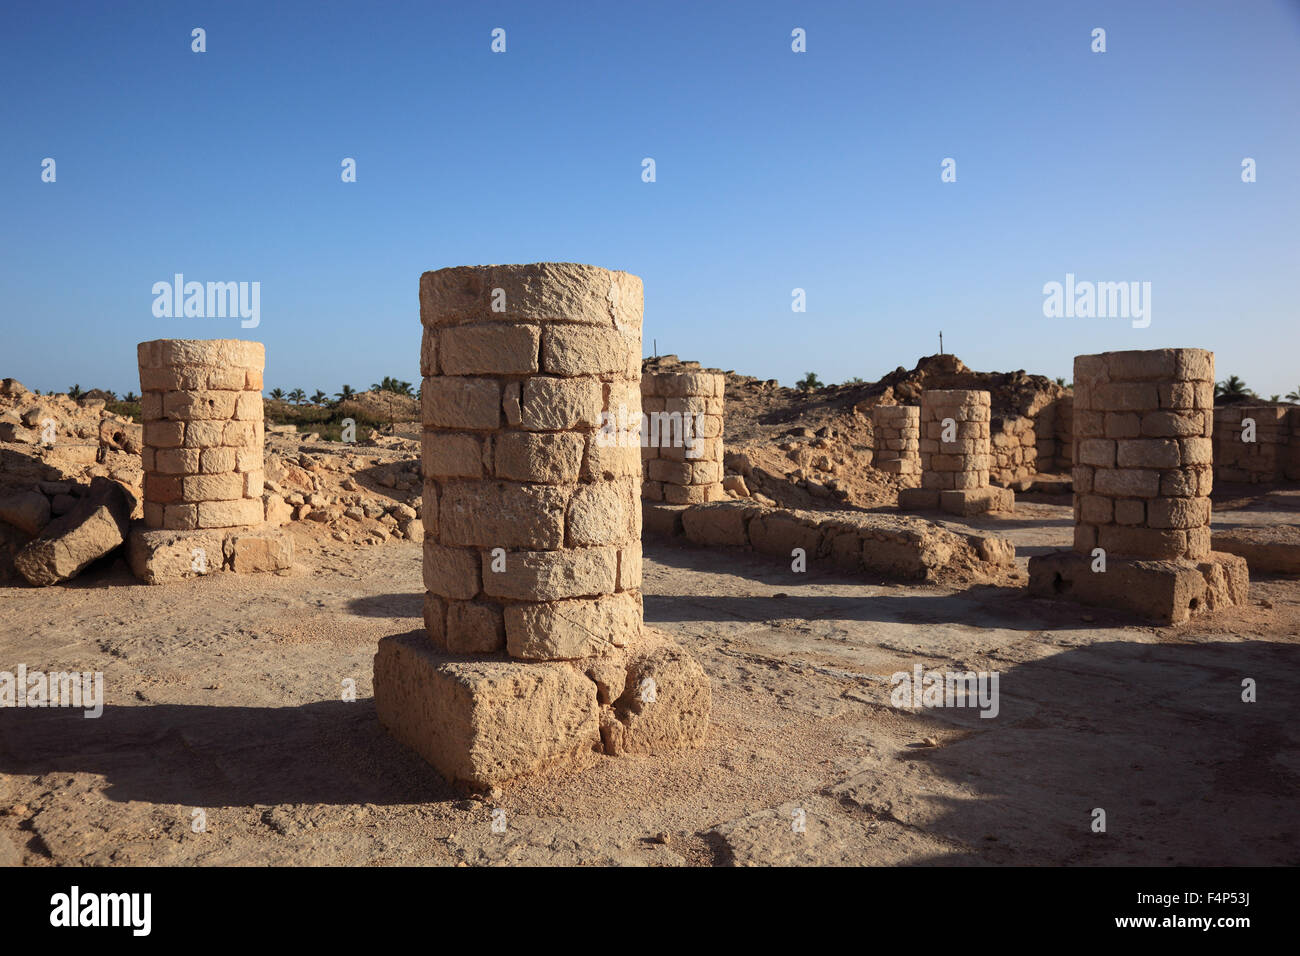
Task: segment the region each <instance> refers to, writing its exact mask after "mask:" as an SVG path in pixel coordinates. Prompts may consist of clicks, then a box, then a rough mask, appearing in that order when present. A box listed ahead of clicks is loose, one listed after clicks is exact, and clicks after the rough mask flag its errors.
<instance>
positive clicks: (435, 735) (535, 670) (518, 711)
mask: <svg viewBox="0 0 1300 956" xmlns="http://www.w3.org/2000/svg"><path fill="white" fill-rule="evenodd" d="M374 686H375V709H376V712H377V713H378V716H379V720H380V722H381V723H382V724H383V725H384V727H385V728H386V729H387V730H388V732H389V733H391V734H392V735H393V736H394V737H395V738H396V739H397V740H398V741H400V742H401V743H403V744H405V745H406V746H407V747H410V748H411V749H412V750H414V751H416V753H418V754H419V755H420V756H421V757H423V758H424V759H425V760H427V761H428V762H429V763H431V764H433V766H434V767H436V768H437V769H438V771H439V772H440V773H442V775H443V776H445V777H447V778H448V779H449V780H452V781H457V782H461V783H464V784H468V785H469V786H471V787H478V788H487V787H491V786H494V785H496V784H499V783H503V782H505V781H508V780H510V779H512V778H514V777H518V776H521V775H523V774H526V773H532V772H535V771H537V770H540V769H542V768H543V767H546V766H548V765H550V764H555V763H560V762H563V761H566V760H568V759H571V758H573V757H574V756H576V755H577V754H579V753H581V752H583V751H591V750H593V749H596V748H598V747H599V746H600V723H599V719H598V716H597V714H598V706H599V705H598V704H597V702H596V685H595V684H594V683H593V682H592V681H591V680H590V679H588V678H587V677H586V676H584V675H583V674H582V673H581V672H580V671H578V670H576V669H574V668H573V667H571V666H570V665H568V664H565V663H539V662H527V663H524V662H518V661H497V660H483V661H466V660H465V659H463V658H457V657H452V656H447V655H442V654H439V653H438V652H437V651H436V650H435V649H434V648H433V647H432V646H431V645H430V643H429V641H427V640H426V639H425V636H424V635H422V634H419V633H412V634H403V635H398V636H394V637H386V638H383V639H382V640H381V641H380V642H379V650H378V653H377V654H376V655H375V682H374Z"/></svg>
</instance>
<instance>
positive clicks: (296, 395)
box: [289, 388, 307, 405]
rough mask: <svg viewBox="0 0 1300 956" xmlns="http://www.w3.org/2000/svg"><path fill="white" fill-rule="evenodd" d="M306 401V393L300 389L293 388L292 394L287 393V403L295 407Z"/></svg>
mask: <svg viewBox="0 0 1300 956" xmlns="http://www.w3.org/2000/svg"><path fill="white" fill-rule="evenodd" d="M306 400H307V393H306V392H304V391H303V390H302V389H300V388H295V389H294V390H293V391H292V392H290V393H289V401H291V402H293V403H294V404H295V405H301V404H302V403H303V402H305V401H306Z"/></svg>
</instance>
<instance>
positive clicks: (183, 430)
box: [138, 339, 266, 531]
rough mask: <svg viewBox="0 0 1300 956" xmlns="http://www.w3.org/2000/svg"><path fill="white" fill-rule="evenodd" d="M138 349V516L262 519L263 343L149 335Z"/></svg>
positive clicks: (210, 524)
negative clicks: (140, 485)
mask: <svg viewBox="0 0 1300 956" xmlns="http://www.w3.org/2000/svg"><path fill="white" fill-rule="evenodd" d="M138 354H139V360H140V392H141V398H140V412H141V419H142V420H143V422H144V461H143V465H144V520H145V524H146V525H148V526H149V527H150V528H166V529H169V530H184V531H191V530H197V529H207V528H233V527H242V526H247V525H256V524H261V523H262V520H263V505H262V480H263V472H262V369H263V368H264V366H265V364H266V350H265V349H264V348H263V346H262V344H261V343H260V342H244V341H240V340H238V339H207V340H196V339H156V340H154V341H152V342H141V343H140V345H139V347H138Z"/></svg>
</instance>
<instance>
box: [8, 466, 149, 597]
mask: <svg viewBox="0 0 1300 956" xmlns="http://www.w3.org/2000/svg"><path fill="white" fill-rule="evenodd" d="M134 509H135V496H134V495H132V494H131V493H130V492H129V491H127V490H126V488H124V487H123V486H122V485H120V484H119V483H118V482H116V481H113V480H111V479H109V478H103V477H95V478H93V479H91V482H90V488H89V489H88V491H87V492H86V494H85V496H84V497H83V498H82V499H81V500H80V502H78V504H77V506H76V507H75V508H74V509H73V510H72V511H70V512H68V513H67V514H65V515H63V516H61V517H59V518H55V519H54V520H53V521H51V522H50V523H49V524H48V525H46V526H45V528H44V530H43V531H42V532H41V534H40V536H39V537H37V538H35V539H34V540H33V541H31V542H30V543H29V544H28V545H27V546H26V547H25V548H23V549H22V550H21V551H19V552H18V554H17V555H15V556H14V567H16V568H17V569H18V571H19V572H20V573H21V574H22V576H23V577H25V578H26V579H27V580H28V581H29V582H30V583H31V584H35V585H38V586H46V585H50V584H57V583H58V582H60V581H66V580H67V579H68V578H71V577H73V576H75V575H76V574H78V573H79V572H80V571H81V570H82V569H83V568H84V567H86V565H88V564H90V563H91V562H92V561H95V560H97V559H99V558H102V557H104V556H105V555H107V554H108V553H110V552H111V551H113V550H114V549H115V548H117V547H119V546H120V545H121V544H122V543H123V542H124V541H125V540H126V535H127V532H128V531H129V529H130V521H131V512H132V511H133V510H134Z"/></svg>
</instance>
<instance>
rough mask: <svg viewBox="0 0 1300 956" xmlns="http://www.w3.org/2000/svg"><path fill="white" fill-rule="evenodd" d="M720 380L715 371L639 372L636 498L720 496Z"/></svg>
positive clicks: (677, 500) (686, 501)
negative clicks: (640, 419)
mask: <svg viewBox="0 0 1300 956" xmlns="http://www.w3.org/2000/svg"><path fill="white" fill-rule="evenodd" d="M725 385H726V377H725V376H724V375H723V374H722V373H720V372H705V371H695V370H691V371H673V372H645V373H644V375H643V377H642V379H641V411H642V412H643V413H644V414H645V420H644V428H643V431H642V434H643V438H642V440H641V459H642V462H643V467H644V469H645V473H644V475H643V478H644V480H643V481H642V483H641V497H642V499H644V500H645V501H654V502H665V503H667V504H670V505H695V504H701V503H703V502H706V501H721V500H723V499H724V498H726V493H725V492H724V491H723V490H722V402H723V391H724V387H725Z"/></svg>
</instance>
